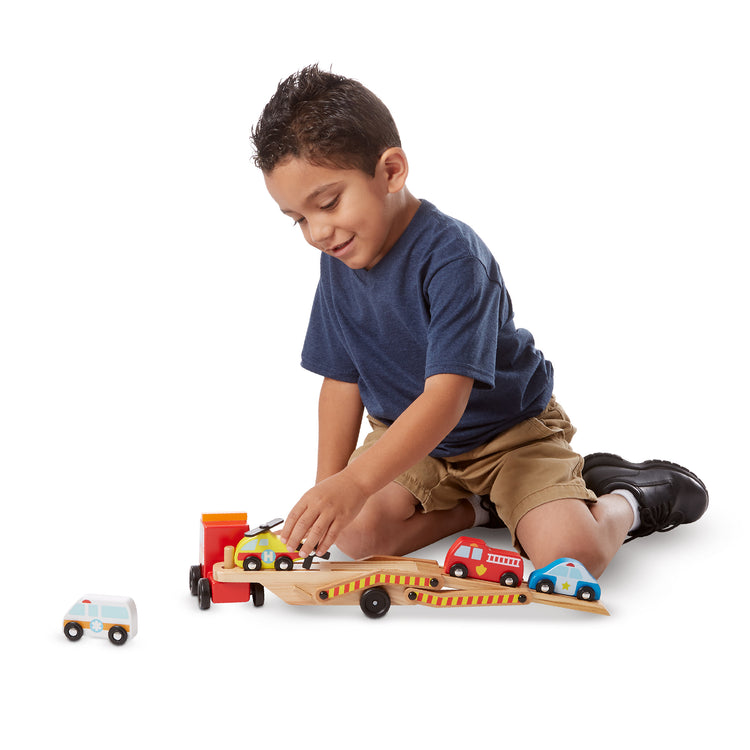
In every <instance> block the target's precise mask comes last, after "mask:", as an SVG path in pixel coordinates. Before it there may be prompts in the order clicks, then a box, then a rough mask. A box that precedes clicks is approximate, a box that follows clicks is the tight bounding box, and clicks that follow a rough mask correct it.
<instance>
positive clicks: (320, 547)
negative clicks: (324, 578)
mask: <svg viewBox="0 0 750 750" xmlns="http://www.w3.org/2000/svg"><path fill="white" fill-rule="evenodd" d="M340 530H341V524H340V523H337V522H336V521H334V522H333V523H332V524H331V525H330V526H329V527H328V531H327V532H326V533H325V534H324V535H323V536H322V537H321V539H320V541H319V542H318V544H317V546H316V548H315V554H316V555H320V556H322V555H325V553H326V552H328V551H329V550H330V548H331V547H332V546H333V545H334V544H335V543H336V539H337V538H338V535H339V533H340Z"/></svg>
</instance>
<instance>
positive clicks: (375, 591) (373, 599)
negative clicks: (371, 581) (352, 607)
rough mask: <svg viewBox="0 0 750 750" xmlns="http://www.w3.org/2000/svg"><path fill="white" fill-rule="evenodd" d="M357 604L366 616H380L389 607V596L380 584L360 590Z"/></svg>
mask: <svg viewBox="0 0 750 750" xmlns="http://www.w3.org/2000/svg"><path fill="white" fill-rule="evenodd" d="M359 606H360V608H361V609H362V611H363V612H364V613H365V614H366V615H367V616H368V617H373V618H376V617H382V616H383V615H384V614H385V613H386V612H387V611H388V610H389V609H390V608H391V597H390V596H388V592H387V591H386V590H385V589H384V588H381V587H380V586H374V587H373V588H371V589H367V590H365V591H363V592H362V596H361V597H360V600H359Z"/></svg>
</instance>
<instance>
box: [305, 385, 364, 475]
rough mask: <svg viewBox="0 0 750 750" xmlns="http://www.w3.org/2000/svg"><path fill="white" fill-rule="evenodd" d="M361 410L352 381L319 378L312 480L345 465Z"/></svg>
mask: <svg viewBox="0 0 750 750" xmlns="http://www.w3.org/2000/svg"><path fill="white" fill-rule="evenodd" d="M363 411H364V408H363V406H362V399H361V398H360V397H359V388H358V387H357V384H356V383H344V382H342V381H340V380H331V379H330V378H325V379H324V380H323V385H322V386H321V388H320V399H319V401H318V473H317V477H316V479H315V482H316V484H317V483H318V482H322V481H323V480H324V479H327V478H328V477H330V476H332V475H334V474H337V473H338V472H339V471H341V470H342V469H344V468H346V465H347V464H348V463H349V457H350V456H351V455H352V453H353V452H354V449H355V448H356V447H357V438H358V437H359V430H360V426H361V424H362V413H363Z"/></svg>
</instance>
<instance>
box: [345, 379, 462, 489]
mask: <svg viewBox="0 0 750 750" xmlns="http://www.w3.org/2000/svg"><path fill="white" fill-rule="evenodd" d="M473 384H474V381H473V379H472V378H468V377H464V376H461V375H436V376H434V377H432V378H428V379H427V381H426V382H425V389H424V391H423V393H422V395H420V396H419V397H418V398H417V399H416V400H415V401H414V402H413V403H412V404H411V405H410V406H409V408H408V409H406V410H405V411H404V412H403V413H402V414H401V416H400V417H399V418H398V419H397V420H396V421H395V422H394V423H393V424H392V425H391V426H390V427H389V428H388V430H387V431H386V433H385V435H383V437H381V438H380V440H378V442H377V443H376V444H375V445H374V446H373V447H372V448H370V450H368V451H367V452H366V453H364V454H362V455H361V456H359V457H358V458H357V459H356V460H355V461H353V462H352V463H351V464H350V465H349V466H348V467H347V469H346V473H347V474H348V475H349V478H350V479H351V480H352V481H353V482H354V483H355V484H356V485H357V486H358V487H359V488H361V491H362V492H363V494H364V495H365V496H367V497H369V496H370V495H372V494H374V493H375V492H377V491H378V490H379V489H381V488H383V487H385V486H386V485H387V484H388V483H389V482H391V481H393V480H394V479H395V478H396V477H397V476H398V475H399V474H401V473H403V472H404V471H406V470H407V469H409V468H410V467H411V466H413V465H414V464H415V463H417V462H418V461H420V460H421V459H422V458H424V457H425V456H426V455H427V454H428V453H430V452H431V451H433V450H434V449H435V448H436V447H437V446H438V445H439V444H440V442H441V441H442V440H443V439H444V438H445V436H446V435H448V433H449V432H451V430H452V429H453V428H454V427H455V426H456V425H457V424H458V422H459V420H460V419H461V417H462V415H463V413H464V411H465V409H466V404H467V403H468V400H469V396H470V395H471V389H472V387H473Z"/></svg>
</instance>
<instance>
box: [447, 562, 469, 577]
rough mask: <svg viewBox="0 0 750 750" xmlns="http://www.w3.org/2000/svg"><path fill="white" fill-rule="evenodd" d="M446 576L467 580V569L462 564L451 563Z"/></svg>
mask: <svg viewBox="0 0 750 750" xmlns="http://www.w3.org/2000/svg"><path fill="white" fill-rule="evenodd" d="M448 574H449V575H452V576H453V577H454V578H468V577H469V569H468V568H467V567H466V566H465V565H464V564H463V563H453V565H451V567H450V570H449V571H448Z"/></svg>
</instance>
